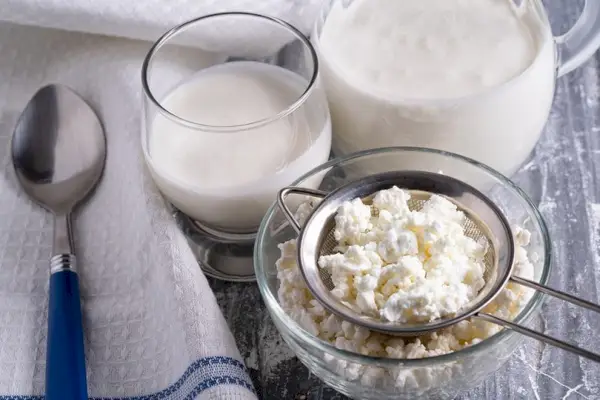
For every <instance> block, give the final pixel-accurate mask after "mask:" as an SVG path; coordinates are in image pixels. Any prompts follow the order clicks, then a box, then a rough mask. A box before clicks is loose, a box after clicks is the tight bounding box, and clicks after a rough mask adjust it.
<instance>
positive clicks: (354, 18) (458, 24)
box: [320, 0, 537, 99]
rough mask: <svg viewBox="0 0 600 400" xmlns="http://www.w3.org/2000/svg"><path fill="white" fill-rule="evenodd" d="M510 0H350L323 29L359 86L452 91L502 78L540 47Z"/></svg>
mask: <svg viewBox="0 0 600 400" xmlns="http://www.w3.org/2000/svg"><path fill="white" fill-rule="evenodd" d="M512 4H513V3H512V1H507V0H418V1H397V0H394V1H390V0H355V1H354V2H353V3H352V4H351V5H350V7H348V9H346V10H344V11H341V10H335V9H334V10H333V11H332V12H331V14H330V16H329V18H328V21H327V24H326V25H325V27H324V29H323V33H322V36H321V39H320V40H321V46H322V48H323V49H324V51H326V52H327V57H328V59H330V60H331V62H332V64H334V65H335V66H338V67H339V68H343V70H344V71H343V73H344V74H347V77H348V78H349V79H352V80H354V81H355V84H357V85H368V86H369V89H370V90H373V91H374V92H378V93H380V94H383V95H388V96H390V97H397V98H412V99H419V98H424V99H435V98H456V97H461V96H466V95H471V94H474V93H478V92H480V91H482V90H483V89H485V88H488V87H493V86H496V85H498V84H501V83H504V82H506V81H508V80H510V79H512V78H513V77H515V76H516V75H518V74H520V73H521V72H523V71H524V70H525V69H526V68H527V67H529V65H531V63H532V61H533V59H534V58H535V55H536V53H537V48H536V46H535V43H534V41H533V38H532V37H531V34H530V32H529V31H528V29H527V27H526V26H525V25H524V24H523V23H522V22H521V21H520V20H519V19H517V18H515V10H514V9H513V5H512Z"/></svg>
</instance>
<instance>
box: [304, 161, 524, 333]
mask: <svg viewBox="0 0 600 400" xmlns="http://www.w3.org/2000/svg"><path fill="white" fill-rule="evenodd" d="M411 175H413V176H414V177H415V178H414V179H416V180H417V181H419V180H422V181H423V182H429V181H427V179H432V180H431V182H432V186H435V185H436V183H437V184H439V183H440V182H442V183H444V184H452V185H451V186H450V188H451V189H454V188H455V187H456V188H459V189H460V192H461V193H462V192H465V193H467V194H470V195H473V196H474V197H475V198H477V199H478V200H481V201H483V203H485V205H486V206H487V207H488V208H489V209H490V210H491V211H492V212H493V214H494V215H495V217H496V218H497V219H498V222H499V223H500V225H501V227H502V228H503V229H502V231H503V233H504V234H505V237H503V238H501V239H503V240H505V241H506V243H505V246H506V251H507V254H508V259H506V260H504V261H505V264H506V268H502V271H503V273H502V275H501V276H498V277H497V278H496V279H495V280H494V282H493V283H491V284H490V285H489V286H488V287H491V288H492V290H490V291H489V292H488V293H486V294H485V295H484V296H483V297H482V298H481V299H478V300H477V297H476V298H475V299H474V300H476V301H475V303H474V304H473V305H471V306H470V307H469V308H468V309H466V310H463V309H461V310H460V312H459V313H457V314H456V315H455V316H452V317H448V318H440V319H437V320H434V321H430V322H424V323H412V324H400V323H397V322H388V321H383V320H379V319H377V318H375V317H371V316H366V315H364V314H362V313H360V312H357V311H354V310H352V309H350V308H349V307H347V306H345V305H343V304H342V303H341V302H340V301H339V300H337V299H335V298H334V296H333V295H332V294H331V293H330V290H329V289H328V288H327V287H326V286H325V284H324V283H323V281H322V279H321V277H320V273H319V270H320V267H319V265H318V257H319V251H316V248H315V247H314V246H313V245H314V244H315V243H316V242H319V241H321V245H322V240H321V239H319V240H317V241H316V242H315V237H317V234H318V236H319V237H321V236H322V235H323V233H324V231H325V224H324V223H322V222H323V220H325V219H326V220H330V219H331V218H333V217H334V216H335V214H336V213H337V209H338V207H339V204H340V203H341V202H343V201H347V200H352V199H355V198H361V199H364V198H365V197H367V196H371V195H373V194H375V193H376V192H378V191H380V190H385V189H389V188H391V187H392V186H398V187H399V188H400V189H403V190H408V191H415V190H417V191H419V190H421V191H422V190H423V189H422V188H420V187H418V188H407V187H404V186H401V185H397V184H396V182H399V181H400V180H401V179H402V177H407V176H411ZM365 188H367V189H365ZM425 191H426V192H428V193H430V194H438V195H439V194H440V193H436V192H434V191H428V190H425ZM442 196H443V197H445V198H447V199H448V200H450V201H451V202H452V203H454V204H455V205H457V206H458V207H459V208H460V210H461V211H462V212H463V213H465V214H466V215H469V214H472V215H474V216H476V217H478V215H477V213H475V212H473V211H471V210H470V209H469V208H467V207H466V206H464V205H462V204H461V203H460V201H458V200H456V199H454V198H452V197H450V196H446V195H444V194H442ZM481 222H482V223H484V225H486V224H485V222H484V221H481ZM315 226H316V228H315ZM486 228H487V226H486ZM486 230H488V231H489V228H487V229H486ZM486 237H487V239H488V240H489V241H491V242H492V246H493V250H494V251H497V250H498V249H497V247H496V246H494V244H493V243H494V242H495V240H497V239H498V238H496V237H489V236H486ZM305 242H308V243H307V246H305V245H304V244H305ZM319 247H320V246H319ZM514 252H515V244H514V237H513V232H512V229H511V227H510V223H509V222H508V220H507V219H506V216H505V215H504V213H503V212H502V210H500V208H499V207H498V205H497V204H496V203H495V202H494V201H492V200H491V199H490V198H489V197H488V196H486V195H484V194H483V193H482V192H481V191H480V190H478V189H476V188H474V187H473V186H472V185H469V184H467V183H466V182H463V181H461V180H459V179H456V178H454V177H451V176H448V175H444V174H439V173H433V172H424V171H410V170H402V171H389V172H384V173H379V174H371V175H368V176H366V177H364V178H362V179H357V180H354V181H351V182H348V183H346V184H344V185H342V186H340V187H338V188H336V189H334V190H333V191H331V192H329V193H328V194H327V195H325V196H324V197H323V198H322V199H321V201H320V202H319V203H318V204H317V205H316V206H315V207H314V209H313V210H312V211H311V213H310V215H309V216H308V218H307V219H306V221H305V223H304V225H303V226H302V227H301V230H300V233H299V234H298V239H297V249H296V257H297V262H298V267H299V269H300V272H301V274H302V277H303V279H304V282H305V283H306V285H307V287H308V289H309V291H310V292H311V294H312V295H313V297H314V298H315V299H316V300H317V301H318V302H319V303H320V304H321V305H322V306H323V307H324V308H326V309H327V310H328V311H329V312H331V313H333V314H335V315H337V316H338V317H340V318H341V319H343V320H346V321H348V322H351V323H353V324H355V325H358V326H362V327H365V328H368V329H369V330H372V331H377V332H380V333H385V334H388V335H396V336H419V335H424V334H428V333H432V332H435V331H438V330H440V329H444V328H447V327H450V326H453V325H456V324H457V323H458V322H460V321H463V320H465V319H467V318H470V317H473V316H476V314H477V313H479V312H480V311H481V310H482V309H484V308H485V307H486V306H487V305H488V304H490V303H491V302H492V301H493V300H494V299H495V298H496V296H498V295H499V294H500V292H501V291H502V290H503V289H504V288H505V287H506V285H507V283H508V281H509V280H510V277H511V276H512V272H513V269H514ZM498 263H499V260H498V257H495V266H494V269H495V270H496V271H498V270H499V268H498ZM484 289H485V287H484V288H482V290H484ZM480 293H481V292H480ZM478 296H479V294H478Z"/></svg>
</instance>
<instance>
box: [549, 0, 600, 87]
mask: <svg viewBox="0 0 600 400" xmlns="http://www.w3.org/2000/svg"><path fill="white" fill-rule="evenodd" d="M555 40H556V45H557V49H558V72H557V74H558V76H559V77H561V76H563V75H565V74H568V73H569V72H571V71H573V70H574V69H576V68H578V67H579V66H580V65H581V64H583V63H584V62H585V61H586V60H587V59H588V58H590V57H591V56H592V55H593V54H594V53H595V52H596V50H598V48H599V47H600V1H598V0H586V1H585V6H584V7H583V11H582V13H581V16H580V17H579V19H578V20H577V22H576V23H575V25H573V27H572V28H571V29H570V30H569V31H568V32H567V33H565V34H564V35H562V36H558V37H556V38H555Z"/></svg>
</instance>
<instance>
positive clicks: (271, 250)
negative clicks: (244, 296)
mask: <svg viewBox="0 0 600 400" xmlns="http://www.w3.org/2000/svg"><path fill="white" fill-rule="evenodd" d="M390 167H391V168H390ZM402 169H404V170H413V171H415V170H416V171H427V172H442V173H444V174H446V175H449V176H452V177H454V178H457V179H460V180H463V181H465V182H466V183H468V184H470V185H472V186H474V187H476V188H477V189H479V190H480V191H482V192H483V193H485V194H486V195H488V196H489V197H490V198H491V199H492V200H494V201H495V202H496V203H497V204H498V206H499V207H500V208H501V210H502V211H503V212H504V213H505V215H506V217H507V219H508V220H509V222H510V223H511V224H513V225H519V226H521V227H523V228H526V229H527V230H529V231H530V232H531V244H530V245H529V246H528V248H527V249H528V254H529V255H530V258H533V259H532V260H531V261H532V263H533V265H534V268H535V280H537V281H539V282H541V283H546V281H547V279H548V275H549V272H550V254H551V249H550V240H549V236H548V232H547V228H546V225H545V223H544V221H543V219H542V217H541V215H540V213H539V211H538V210H537V209H536V207H535V206H534V205H533V203H532V202H531V201H530V200H529V198H528V197H527V195H526V194H525V193H523V191H522V190H521V189H519V188H518V187H517V186H516V185H515V184H513V183H512V182H511V181H510V180H508V179H507V178H505V177H504V176H503V175H501V174H500V173H498V172H496V171H494V170H492V169H490V168H489V167H487V166H485V165H482V164H480V163H478V162H476V161H473V160H471V159H468V158H465V157H462V156H458V155H455V154H452V153H447V152H443V151H437V150H431V149H424V148H414V147H390V148H382V149H376V150H370V151H365V152H360V153H355V154H351V155H349V156H347V157H344V158H339V159H335V160H332V161H330V162H328V163H326V164H323V165H321V166H320V167H317V168H316V169H314V170H312V171H311V172H309V173H308V174H306V175H304V176H303V177H302V178H300V179H299V180H298V181H297V182H296V185H297V186H309V187H314V186H315V182H320V185H319V188H320V189H322V190H326V191H331V190H333V189H335V188H337V187H339V186H341V185H344V184H346V183H348V182H350V181H353V180H355V179H358V178H360V177H363V176H366V175H369V174H373V173H377V172H385V171H390V170H402ZM296 236H297V235H296V233H295V231H294V230H293V229H292V228H291V227H290V226H289V224H288V223H287V222H286V220H285V217H284V216H283V213H282V212H281V211H280V210H279V208H278V207H277V206H276V205H273V206H272V207H271V208H270V209H269V211H268V212H267V214H266V216H265V218H264V219H263V221H262V224H261V226H260V229H259V232H258V237H257V240H256V245H255V251H254V265H255V272H256V277H257V281H258V285H259V288H260V291H261V294H262V296H263V299H264V301H265V303H266V305H267V309H268V310H269V312H270V314H271V318H272V319H273V321H274V323H275V326H276V327H277V329H278V330H279V332H280V333H281V335H282V337H283V339H284V340H285V342H286V343H287V344H288V345H289V346H290V347H291V349H292V350H293V351H294V352H295V354H296V355H297V356H298V358H299V359H300V360H301V361H302V363H303V364H304V365H306V366H307V367H308V369H310V370H311V372H313V373H314V374H315V375H317V376H318V377H319V378H321V379H322V380H323V381H324V382H325V383H326V384H328V385H329V386H331V387H333V388H334V389H336V390H338V391H339V392H341V393H343V394H345V395H347V396H350V397H352V398H356V399H388V398H389V399H392V398H393V399H419V398H423V399H449V398H453V397H454V396H455V395H456V394H457V393H458V392H460V391H463V390H467V389H469V388H472V387H475V386H477V385H478V384H479V383H480V382H481V381H483V380H484V379H485V378H486V377H487V376H488V375H490V374H491V373H493V372H495V371H496V370H497V369H499V368H500V367H501V366H502V365H503V364H504V363H505V362H506V361H507V359H508V358H509V357H510V355H511V354H512V352H513V351H514V350H515V349H516V347H517V346H518V345H519V343H520V342H521V339H522V336H521V335H520V334H518V333H516V332H513V331H510V330H503V331H501V332H499V333H497V334H495V335H493V336H491V337H489V338H488V339H486V340H483V341H482V342H480V343H478V344H475V345H473V346H470V347H467V348H465V349H463V350H460V351H456V352H454V353H450V354H445V355H441V356H435V357H429V358H423V359H392V358H383V357H370V356H365V355H361V354H358V353H353V352H348V351H345V350H340V349H337V348H336V347H334V346H333V345H331V344H329V343H328V342H326V341H323V340H321V339H319V338H317V337H315V336H313V335H312V334H310V333H309V332H307V331H306V330H304V329H303V328H301V327H300V325H299V324H297V323H296V322H295V321H294V320H293V319H292V318H290V317H289V316H288V315H287V314H286V312H285V311H284V310H283V308H282V307H281V305H280V303H279V300H278V295H277V291H278V288H279V281H278V278H277V269H276V266H275V262H276V261H277V259H278V258H279V257H280V251H279V249H278V247H277V245H278V244H280V243H283V242H285V241H287V240H290V239H293V238H295V237H296ZM534 253H535V254H536V256H533V254H534ZM541 299H542V296H541V295H540V294H539V293H536V294H534V295H533V297H532V298H531V300H530V301H529V302H528V303H527V305H526V306H525V307H524V309H523V310H522V311H521V313H520V314H519V315H518V316H517V317H516V318H515V321H516V322H518V323H525V324H526V323H527V321H529V320H530V319H531V318H532V317H533V315H534V314H535V313H536V312H537V311H538V310H539V307H540V304H541ZM374 375H377V376H378V378H377V379H373V376H374Z"/></svg>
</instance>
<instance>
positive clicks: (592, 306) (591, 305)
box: [510, 276, 600, 313]
mask: <svg viewBox="0 0 600 400" xmlns="http://www.w3.org/2000/svg"><path fill="white" fill-rule="evenodd" d="M510 280H511V281H513V282H515V283H518V284H519V285H523V286H527V287H530V288H532V289H535V290H539V291H540V292H542V293H545V294H549V295H550V296H553V297H556V298H559V299H561V300H564V301H568V302H569V303H572V304H576V305H578V306H580V307H583V308H587V309H588V310H592V311H595V312H597V313H600V305H598V304H595V303H592V302H590V301H587V300H584V299H580V298H579V297H575V296H573V295H570V294H568V293H565V292H562V291H560V290H556V289H551V288H549V287H548V286H544V285H540V284H539V283H537V282H534V281H530V280H529V279H524V278H519V277H518V276H512V277H511V278H510Z"/></svg>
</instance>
